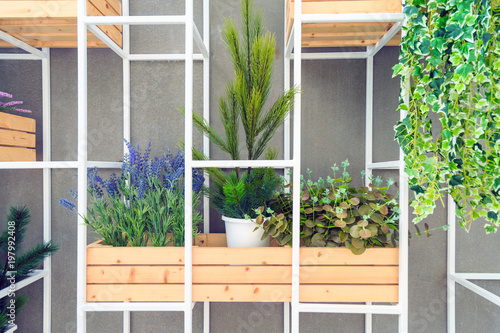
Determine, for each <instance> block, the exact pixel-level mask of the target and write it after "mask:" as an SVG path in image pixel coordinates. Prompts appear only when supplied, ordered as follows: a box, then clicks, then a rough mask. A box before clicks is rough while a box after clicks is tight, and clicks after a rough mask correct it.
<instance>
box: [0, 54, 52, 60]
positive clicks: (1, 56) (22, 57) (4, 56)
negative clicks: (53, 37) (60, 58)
mask: <svg viewBox="0 0 500 333" xmlns="http://www.w3.org/2000/svg"><path fill="white" fill-rule="evenodd" d="M0 60H42V58H40V57H39V56H36V55H34V54H31V53H2V54H0Z"/></svg>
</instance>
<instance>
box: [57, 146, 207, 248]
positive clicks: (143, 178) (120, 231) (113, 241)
mask: <svg viewBox="0 0 500 333" xmlns="http://www.w3.org/2000/svg"><path fill="white" fill-rule="evenodd" d="M125 142H126V144H127V146H128V149H129V153H128V154H126V155H125V156H124V159H123V165H122V172H121V176H120V177H118V176H117V175H116V174H115V173H112V174H111V175H110V176H109V178H108V179H104V180H103V179H102V178H101V177H100V176H99V175H98V169H97V168H91V169H89V172H88V173H87V175H88V193H89V195H90V198H91V203H90V205H89V207H88V210H87V214H86V216H84V217H83V219H84V221H85V223H86V224H87V225H89V226H90V227H91V228H92V229H93V230H94V231H95V232H96V233H97V234H99V235H100V236H101V237H102V239H103V240H104V242H105V243H106V244H108V245H113V246H127V245H131V246H146V245H147V244H148V243H149V242H151V244H152V245H153V246H165V245H167V244H168V243H170V242H173V243H174V245H176V246H182V245H183V244H184V182H183V179H184V169H185V167H184V155H183V153H182V152H179V153H177V155H176V156H175V157H172V155H171V154H170V153H167V154H164V156H163V157H162V158H157V157H154V158H150V153H151V145H150V144H148V146H147V148H146V149H145V151H144V153H142V152H141V149H140V147H139V145H137V148H136V149H134V147H133V146H132V145H131V144H130V143H129V142H127V141H125ZM203 182H204V177H203V173H202V172H201V171H200V170H197V169H194V170H193V212H194V213H193V220H192V223H193V236H194V235H195V234H196V232H197V225H198V224H199V223H200V222H201V215H200V214H199V213H198V211H197V210H196V208H197V206H198V205H199V199H200V195H199V192H200V190H201V187H202V185H203ZM70 193H71V194H72V195H73V196H74V197H75V198H77V195H76V192H74V191H70ZM59 203H60V204H61V205H63V206H64V207H66V208H68V209H70V210H73V211H74V210H75V207H76V206H75V204H74V203H73V202H71V201H69V200H67V199H61V200H60V201H59ZM169 234H172V237H170V236H169Z"/></svg>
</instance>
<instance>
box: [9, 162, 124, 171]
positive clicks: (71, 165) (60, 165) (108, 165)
mask: <svg viewBox="0 0 500 333" xmlns="http://www.w3.org/2000/svg"><path fill="white" fill-rule="evenodd" d="M88 166H89V167H98V168H102V169H120V168H121V167H122V162H101V161H88ZM77 167H78V162H77V161H51V162H42V161H37V162H0V170H2V169H76V168H77Z"/></svg>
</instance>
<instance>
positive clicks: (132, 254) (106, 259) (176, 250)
mask: <svg viewBox="0 0 500 333" xmlns="http://www.w3.org/2000/svg"><path fill="white" fill-rule="evenodd" d="M193 250H194V249H193ZM138 262H139V263H141V264H143V265H184V248H183V247H87V265H135V264H137V263H138Z"/></svg>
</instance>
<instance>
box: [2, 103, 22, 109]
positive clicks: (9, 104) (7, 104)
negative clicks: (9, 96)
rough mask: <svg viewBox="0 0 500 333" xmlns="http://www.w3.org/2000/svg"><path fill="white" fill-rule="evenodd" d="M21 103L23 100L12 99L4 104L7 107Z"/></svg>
mask: <svg viewBox="0 0 500 333" xmlns="http://www.w3.org/2000/svg"><path fill="white" fill-rule="evenodd" d="M20 104H23V102H21V101H10V102H7V103H5V104H4V105H3V106H4V107H6V108H7V107H9V106H14V105H20Z"/></svg>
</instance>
